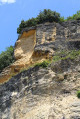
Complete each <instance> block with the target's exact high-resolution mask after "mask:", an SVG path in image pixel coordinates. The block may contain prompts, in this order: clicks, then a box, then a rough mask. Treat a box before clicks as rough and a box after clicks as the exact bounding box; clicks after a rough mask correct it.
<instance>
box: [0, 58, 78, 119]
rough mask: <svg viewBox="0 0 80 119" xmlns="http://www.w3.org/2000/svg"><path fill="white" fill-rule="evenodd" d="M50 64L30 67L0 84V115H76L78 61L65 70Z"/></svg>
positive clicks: (30, 118) (14, 118)
mask: <svg viewBox="0 0 80 119" xmlns="http://www.w3.org/2000/svg"><path fill="white" fill-rule="evenodd" d="M78 61H79V59H78ZM52 66H53V65H52ZM59 66H60V65H58V67H59ZM50 67H51V66H49V67H48V68H47V69H45V68H44V69H43V68H40V67H38V66H36V67H34V68H30V69H29V70H26V71H23V72H22V73H20V74H18V75H16V76H15V77H13V78H11V79H10V80H9V82H7V83H5V84H3V85H1V86H0V119H79V118H80V99H78V98H77V96H76V92H77V90H79V89H80V63H79V62H78V64H77V65H76V66H75V69H74V70H72V68H71V67H68V65H67V66H66V68H67V69H66V71H65V72H64V71H63V70H62V72H57V73H56V72H54V69H51V68H50ZM62 68H63V67H62Z"/></svg>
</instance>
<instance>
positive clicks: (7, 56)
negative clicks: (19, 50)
mask: <svg viewBox="0 0 80 119" xmlns="http://www.w3.org/2000/svg"><path fill="white" fill-rule="evenodd" d="M13 52H14V48H13V46H10V47H8V48H6V51H4V52H2V53H1V54H0V72H1V71H2V70H3V69H4V68H5V67H7V66H9V65H10V64H11V63H13V62H14V57H13Z"/></svg>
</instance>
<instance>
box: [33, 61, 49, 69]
mask: <svg viewBox="0 0 80 119" xmlns="http://www.w3.org/2000/svg"><path fill="white" fill-rule="evenodd" d="M50 63H51V61H49V60H45V61H43V62H41V63H37V64H35V66H39V67H42V68H46V67H48V65H49V64H50Z"/></svg>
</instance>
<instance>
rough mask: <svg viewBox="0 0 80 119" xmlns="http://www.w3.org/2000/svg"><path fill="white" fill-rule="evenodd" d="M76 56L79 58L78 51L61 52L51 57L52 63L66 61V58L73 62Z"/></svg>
mask: <svg viewBox="0 0 80 119" xmlns="http://www.w3.org/2000/svg"><path fill="white" fill-rule="evenodd" d="M78 56H80V50H72V51H61V52H57V53H56V54H55V56H54V57H53V62H57V61H59V60H66V59H68V58H69V59H71V60H74V59H76V58H77V57H78Z"/></svg>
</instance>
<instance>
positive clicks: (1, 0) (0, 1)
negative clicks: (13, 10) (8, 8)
mask: <svg viewBox="0 0 80 119" xmlns="http://www.w3.org/2000/svg"><path fill="white" fill-rule="evenodd" d="M15 2H16V0H0V3H1V4H5V3H8V4H9V3H15Z"/></svg>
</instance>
